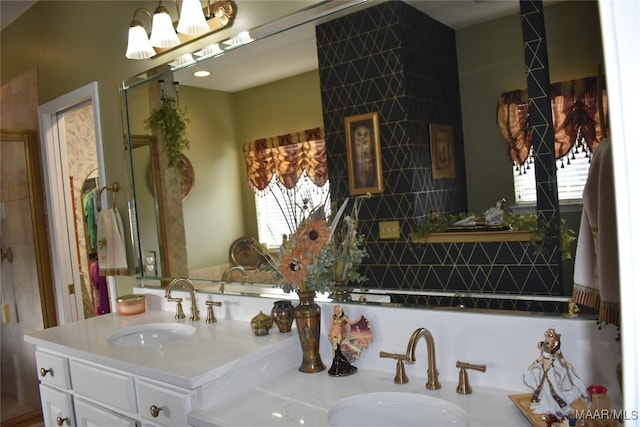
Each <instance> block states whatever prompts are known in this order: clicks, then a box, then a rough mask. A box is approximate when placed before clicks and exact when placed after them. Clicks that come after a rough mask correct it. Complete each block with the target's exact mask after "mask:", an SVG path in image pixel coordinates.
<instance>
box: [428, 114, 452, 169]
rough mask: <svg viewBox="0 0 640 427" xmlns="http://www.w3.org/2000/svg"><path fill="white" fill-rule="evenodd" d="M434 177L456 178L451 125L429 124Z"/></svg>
mask: <svg viewBox="0 0 640 427" xmlns="http://www.w3.org/2000/svg"><path fill="white" fill-rule="evenodd" d="M429 139H430V140H431V164H432V168H433V179H440V178H455V177H456V166H455V161H454V153H453V128H452V127H451V126H449V125H439V124H435V123H430V124H429Z"/></svg>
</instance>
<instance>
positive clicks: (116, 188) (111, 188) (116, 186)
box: [98, 182, 120, 206]
mask: <svg viewBox="0 0 640 427" xmlns="http://www.w3.org/2000/svg"><path fill="white" fill-rule="evenodd" d="M104 190H108V191H110V192H111V196H112V198H113V199H112V203H113V206H115V205H116V193H117V192H118V191H120V184H118V182H114V183H113V184H111V185H106V186H104V187H102V188H101V189H100V190H99V191H98V200H102V192H103V191H104Z"/></svg>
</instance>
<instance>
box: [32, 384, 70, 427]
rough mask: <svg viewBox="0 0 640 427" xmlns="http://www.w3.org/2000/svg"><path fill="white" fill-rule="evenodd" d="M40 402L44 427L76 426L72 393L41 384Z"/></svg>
mask: <svg viewBox="0 0 640 427" xmlns="http://www.w3.org/2000/svg"><path fill="white" fill-rule="evenodd" d="M40 402H41V404H42V418H43V419H44V425H45V426H46V427H49V426H65V425H66V426H75V425H76V423H75V419H74V413H73V397H72V396H71V394H70V393H68V392H65V391H62V390H58V389H57V388H55V387H51V386H48V385H46V384H44V383H40Z"/></svg>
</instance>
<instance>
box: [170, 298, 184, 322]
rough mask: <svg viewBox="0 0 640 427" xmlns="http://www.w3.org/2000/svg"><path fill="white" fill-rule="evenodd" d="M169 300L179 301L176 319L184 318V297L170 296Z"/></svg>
mask: <svg viewBox="0 0 640 427" xmlns="http://www.w3.org/2000/svg"><path fill="white" fill-rule="evenodd" d="M167 301H172V302H177V303H178V304H177V305H176V319H184V318H185V317H187V316H185V314H184V310H183V309H182V298H173V297H169V298H167Z"/></svg>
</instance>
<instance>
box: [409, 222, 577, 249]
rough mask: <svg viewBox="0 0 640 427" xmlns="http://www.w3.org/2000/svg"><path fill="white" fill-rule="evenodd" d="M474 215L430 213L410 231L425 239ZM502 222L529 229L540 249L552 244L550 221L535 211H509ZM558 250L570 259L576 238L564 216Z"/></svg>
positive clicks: (534, 242) (512, 226) (516, 229)
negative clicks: (543, 218)
mask: <svg viewBox="0 0 640 427" xmlns="http://www.w3.org/2000/svg"><path fill="white" fill-rule="evenodd" d="M470 216H474V214H473V213H472V212H470V213H459V214H453V215H435V216H434V215H432V216H431V217H430V219H429V220H428V221H425V222H423V223H421V224H420V225H418V226H417V227H416V229H415V230H414V232H413V233H412V237H413V240H414V241H416V240H420V241H422V240H426V239H427V238H428V237H429V235H430V234H431V233H442V232H445V231H447V230H448V229H450V228H451V227H453V224H454V223H456V222H457V221H459V220H461V219H464V218H468V217H470ZM503 222H504V224H505V225H509V226H510V227H511V230H513V231H530V232H531V243H532V244H534V245H536V246H537V247H538V248H539V249H540V250H546V249H548V248H550V247H551V246H552V244H553V239H554V237H553V236H554V234H558V233H554V232H553V230H551V225H552V224H551V222H550V221H548V220H542V219H539V218H538V214H537V213H536V212H527V213H524V214H518V215H516V214H514V213H513V212H509V213H507V214H505V216H504V221H503ZM559 236H560V239H559V245H560V247H559V250H560V254H561V256H562V259H563V260H567V259H571V247H572V244H573V242H574V241H575V240H576V233H575V231H573V230H572V229H571V228H569V226H568V225H567V221H566V220H565V219H564V218H561V219H560V230H559Z"/></svg>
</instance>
